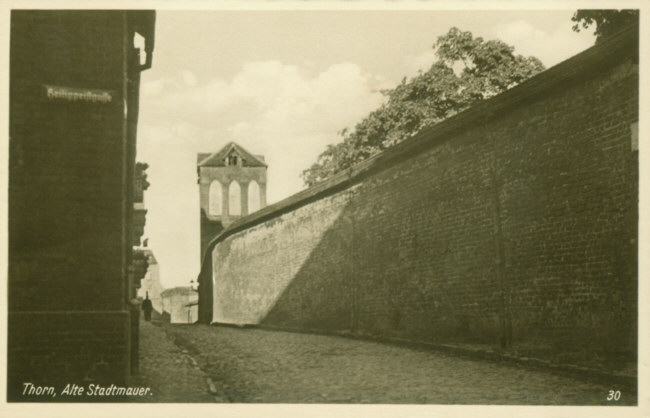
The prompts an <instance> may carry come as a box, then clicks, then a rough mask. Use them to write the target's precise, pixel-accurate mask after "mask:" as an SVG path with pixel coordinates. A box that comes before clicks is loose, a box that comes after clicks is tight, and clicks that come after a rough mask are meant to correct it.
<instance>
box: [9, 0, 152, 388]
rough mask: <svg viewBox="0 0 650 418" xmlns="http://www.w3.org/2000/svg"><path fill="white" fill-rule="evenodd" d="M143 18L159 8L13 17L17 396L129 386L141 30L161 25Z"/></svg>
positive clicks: (12, 278)
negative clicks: (136, 33)
mask: <svg viewBox="0 0 650 418" xmlns="http://www.w3.org/2000/svg"><path fill="white" fill-rule="evenodd" d="M147 13H149V14H147ZM142 16H145V17H147V18H151V17H152V16H153V12H125V11H118V10H114V11H68V10H61V11H44V10H31V11H27V10H21V11H18V10H14V11H12V13H11V44H10V48H11V50H10V141H9V279H8V302H9V309H8V357H7V365H8V388H7V395H8V399H9V400H11V401H15V400H19V401H29V400H32V399H31V398H25V397H23V396H21V392H22V389H23V387H22V383H23V382H32V383H33V384H34V385H51V386H55V387H58V386H60V385H61V384H64V383H70V382H78V383H84V382H88V381H91V380H92V381H102V382H104V381H105V382H110V383H114V384H120V383H123V382H125V380H126V379H127V378H128V376H129V373H130V369H131V362H132V356H131V354H132V353H133V352H134V348H133V346H132V343H133V341H132V340H133V338H132V334H133V333H134V332H135V331H137V330H135V331H134V329H132V328H131V325H130V318H129V316H130V312H129V307H128V305H127V298H128V286H129V278H128V271H127V269H128V265H129V263H130V257H131V251H132V248H131V241H132V235H131V233H132V226H131V221H132V213H131V212H132V208H133V203H132V188H133V185H132V183H133V169H134V165H135V137H134V129H133V127H134V125H135V123H136V122H137V118H136V117H135V115H136V114H137V113H135V108H137V100H136V102H135V103H134V102H133V92H134V90H137V88H138V84H137V82H129V75H131V74H133V72H134V71H135V72H139V71H140V69H139V68H138V66H137V64H136V63H135V60H136V59H137V57H136V52H135V51H134V49H133V44H132V36H133V30H134V26H135V25H142V26H140V29H139V30H142V28H143V27H148V29H151V31H153V21H152V20H151V21H149V22H148V23H147V22H143V21H139V20H138V17H142ZM147 38H148V41H152V39H149V38H150V37H149V36H147ZM151 45H152V43H151ZM130 72H131V74H130ZM136 80H138V79H137V78H136ZM127 102H128V112H127V109H125V106H127ZM132 131H133V135H132V134H131V133H132ZM135 355H136V356H137V351H136V352H135ZM35 400H38V399H35ZM41 400H42V399H41ZM47 400H49V399H47ZM54 400H59V399H54Z"/></svg>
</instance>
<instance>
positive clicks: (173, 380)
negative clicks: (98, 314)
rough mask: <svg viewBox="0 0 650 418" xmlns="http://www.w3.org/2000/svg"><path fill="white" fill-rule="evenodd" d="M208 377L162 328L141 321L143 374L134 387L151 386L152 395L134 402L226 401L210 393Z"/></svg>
mask: <svg viewBox="0 0 650 418" xmlns="http://www.w3.org/2000/svg"><path fill="white" fill-rule="evenodd" d="M207 378H208V377H207V376H206V375H205V373H203V372H202V371H201V369H199V367H198V365H196V364H195V361H193V359H192V357H191V356H190V355H189V353H188V352H187V351H186V350H183V349H181V348H179V347H178V346H176V345H175V344H174V343H173V342H172V341H171V340H170V339H169V338H168V337H167V335H166V334H165V330H164V329H163V328H162V327H161V326H159V325H154V324H153V323H151V322H145V321H140V374H139V375H138V376H136V377H135V378H134V379H133V385H137V386H148V387H150V388H151V392H152V396H150V397H144V398H135V399H134V402H179V403H180V402H223V401H224V400H223V399H222V398H220V397H219V396H214V395H213V394H211V393H210V392H209V384H208V382H207Z"/></svg>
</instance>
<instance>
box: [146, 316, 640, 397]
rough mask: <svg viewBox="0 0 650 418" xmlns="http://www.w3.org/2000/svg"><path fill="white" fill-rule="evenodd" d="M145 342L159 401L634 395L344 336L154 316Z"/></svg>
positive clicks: (150, 377) (148, 369)
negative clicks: (173, 321)
mask: <svg viewBox="0 0 650 418" xmlns="http://www.w3.org/2000/svg"><path fill="white" fill-rule="evenodd" d="M165 333H166V338H165V340H166V341H165V342H164V343H163V344H160V342H159V340H160V339H162V337H163V336H164V335H165ZM172 341H173V342H172ZM140 344H141V350H142V360H141V371H142V379H143V380H145V381H151V382H152V383H151V384H152V389H153V390H155V393H157V394H158V395H157V396H155V397H153V398H152V399H151V401H154V402H236V403H396V404H504V405H632V404H634V403H635V396H633V395H631V394H628V393H626V392H625V391H624V390H621V392H622V394H621V397H620V400H619V401H618V402H611V403H610V402H608V401H607V400H606V397H607V394H608V391H609V390H618V389H620V388H617V387H615V386H613V387H608V386H605V385H601V384H596V383H587V382H583V381H581V380H577V379H573V378H570V377H564V376H558V375H555V374H552V373H549V372H543V371H534V370H528V369H525V368H521V367H518V366H515V365H509V364H501V363H496V362H489V361H479V360H472V359H465V358H460V357H455V356H450V355H445V354H442V353H439V352H435V351H424V350H417V349H411V348H406V347H398V346H393V345H387V344H381V343H375V342H369V341H361V340H355V339H348V338H342V337H336V336H323V335H311V334H299V333H288V332H279V331H267V330H261V329H250V328H247V329H238V328H231V327H221V326H207V325H191V326H188V325H171V326H170V325H162V326H155V325H152V324H150V323H147V324H143V326H142V329H141V343H140ZM151 344H157V346H155V347H151V346H149V345H151ZM161 362H162V363H161ZM195 363H196V365H195ZM175 369H178V370H179V371H178V372H176V371H174V370H175ZM206 376H208V377H210V378H211V382H210V384H212V383H214V385H213V387H212V389H213V391H214V392H215V393H213V394H210V390H209V384H208V383H206ZM215 394H216V396H215Z"/></svg>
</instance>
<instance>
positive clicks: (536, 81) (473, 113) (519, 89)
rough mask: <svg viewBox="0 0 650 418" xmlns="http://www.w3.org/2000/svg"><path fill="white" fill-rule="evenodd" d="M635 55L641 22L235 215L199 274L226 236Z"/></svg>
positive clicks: (207, 254)
mask: <svg viewBox="0 0 650 418" xmlns="http://www.w3.org/2000/svg"><path fill="white" fill-rule="evenodd" d="M638 54H639V26H638V25H636V24H635V25H631V26H629V27H627V28H625V29H623V30H622V31H620V32H619V33H617V34H616V35H613V36H611V37H610V38H608V39H606V40H605V41H603V42H601V43H600V44H597V45H594V46H592V47H590V48H588V49H586V50H584V51H583V52H581V53H579V54H577V55H574V56H573V57H571V58H568V59H566V60H565V61H562V62H561V63H559V64H556V65H555V66H553V67H551V68H549V69H547V70H545V71H543V72H541V73H539V74H537V75H535V76H534V77H531V78H529V79H528V80H526V81H524V82H522V83H521V84H518V85H517V86H515V87H513V88H511V89H509V90H506V91H505V92H503V93H501V94H499V95H497V96H494V97H491V98H489V99H486V100H484V101H481V102H479V103H477V104H475V105H474V106H472V107H470V108H468V109H466V110H464V111H462V112H459V113H457V114H456V115H453V116H451V117H449V118H447V119H445V120H443V121H441V122H439V123H437V124H435V125H432V126H430V127H427V128H424V129H423V130H421V131H420V132H419V133H417V134H416V135H414V136H413V137H411V138H409V139H406V140H404V141H402V142H400V143H398V144H396V145H394V146H392V147H390V148H388V149H386V150H384V151H382V152H380V153H378V154H376V155H374V156H372V157H370V158H368V159H366V160H364V161H361V162H359V163H357V164H355V165H354V166H352V167H350V168H348V169H347V170H344V171H342V172H340V173H337V174H335V175H334V176H332V177H331V178H329V179H327V180H325V181H323V182H321V183H318V184H316V185H314V186H311V187H309V188H307V189H304V190H301V191H299V192H298V193H296V194H294V195H291V196H289V197H287V198H285V199H283V200H281V201H279V202H276V203H274V204H272V205H268V206H266V207H264V208H262V209H260V210H258V211H257V212H254V213H252V214H250V215H246V216H244V217H241V218H239V219H238V220H236V221H235V222H233V223H232V224H230V225H229V226H228V227H227V228H226V229H224V230H223V231H222V232H221V233H220V234H219V235H217V236H216V237H215V238H214V239H212V240H211V241H210V242H209V243H208V245H207V247H206V251H205V255H204V258H203V260H202V262H201V273H203V269H204V268H205V265H206V260H207V257H211V256H212V250H213V249H214V247H215V246H216V245H217V244H218V243H219V242H221V241H223V240H224V239H226V238H227V237H229V236H231V235H233V234H236V233H237V232H241V231H243V230H246V229H248V228H250V227H253V226H255V225H258V224H261V223H263V222H265V221H267V220H269V219H272V218H275V217H278V216H280V215H283V214H285V213H287V212H290V211H292V210H294V209H297V208H299V207H301V206H305V205H307V204H309V203H311V202H314V201H316V200H320V199H322V198H324V197H326V196H329V195H331V194H334V193H336V192H339V191H341V190H345V189H347V188H349V187H350V186H352V185H354V184H356V183H358V182H360V181H361V180H362V179H364V178H366V177H367V176H368V175H370V174H372V173H376V172H380V171H383V170H385V169H387V168H389V167H391V166H392V165H394V164H395V163H397V162H400V161H403V160H404V159H406V158H408V157H410V156H412V155H414V154H416V153H418V152H422V151H423V150H426V149H429V148H432V147H434V146H436V145H438V144H440V143H442V142H443V141H445V140H446V139H448V138H449V137H451V136H452V135H453V134H454V133H456V132H457V131H459V130H460V131H462V130H467V129H469V128H470V127H472V126H475V125H477V124H481V123H485V122H486V121H488V120H490V119H493V118H495V117H498V116H500V115H502V114H503V113H504V112H505V111H508V110H510V109H512V107H514V106H516V105H518V104H520V103H526V102H532V101H533V100H536V99H537V98H538V97H539V95H540V94H542V93H544V92H547V91H549V90H552V89H554V88H557V87H558V86H560V85H562V84H564V83H566V82H570V81H574V80H576V79H586V78H591V77H593V76H595V75H597V74H598V73H601V72H602V71H605V70H607V69H608V68H610V67H612V66H614V65H616V64H617V63H618V62H620V61H622V60H623V59H626V58H634V59H635V60H637V62H638ZM201 273H199V275H200V274H201Z"/></svg>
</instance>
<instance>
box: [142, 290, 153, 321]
mask: <svg viewBox="0 0 650 418" xmlns="http://www.w3.org/2000/svg"><path fill="white" fill-rule="evenodd" d="M152 310H153V304H152V303H151V299H149V292H147V295H146V298H145V300H143V301H142V311H143V312H144V320H145V321H151V311H152Z"/></svg>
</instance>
